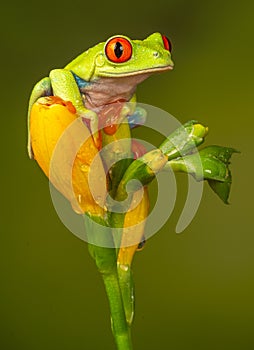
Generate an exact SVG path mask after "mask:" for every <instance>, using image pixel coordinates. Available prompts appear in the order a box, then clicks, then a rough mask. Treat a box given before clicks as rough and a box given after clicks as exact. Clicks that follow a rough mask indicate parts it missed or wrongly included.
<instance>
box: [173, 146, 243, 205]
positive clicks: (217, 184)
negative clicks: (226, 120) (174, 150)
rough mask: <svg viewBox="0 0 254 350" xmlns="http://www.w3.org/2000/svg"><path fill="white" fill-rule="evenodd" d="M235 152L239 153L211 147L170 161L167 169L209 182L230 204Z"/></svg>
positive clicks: (225, 148)
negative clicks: (232, 160) (232, 164)
mask: <svg viewBox="0 0 254 350" xmlns="http://www.w3.org/2000/svg"><path fill="white" fill-rule="evenodd" d="M235 152H238V151H237V150H235V149H234V148H230V147H221V146H209V147H206V148H204V149H202V150H201V151H200V152H198V153H194V154H191V155H186V156H184V157H181V158H180V157H179V158H177V159H173V160H171V161H169V162H168V163H167V165H166V168H168V167H171V168H172V169H173V170H174V171H179V172H184V173H188V174H191V175H192V176H193V177H194V178H195V179H196V180H197V181H201V180H207V181H208V183H209V185H210V187H211V188H212V190H213V191H214V192H215V193H216V194H217V195H218V196H219V197H220V198H221V199H222V200H223V202H224V203H228V197H229V193H230V188H231V182H232V176H231V172H230V170H229V164H230V162H229V161H230V158H231V156H232V154H233V153H235Z"/></svg>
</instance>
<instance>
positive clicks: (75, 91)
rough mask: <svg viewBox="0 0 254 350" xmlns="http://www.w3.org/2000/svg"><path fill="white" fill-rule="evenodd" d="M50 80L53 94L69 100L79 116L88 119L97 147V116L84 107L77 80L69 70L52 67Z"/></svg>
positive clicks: (98, 141) (98, 142)
mask: <svg viewBox="0 0 254 350" xmlns="http://www.w3.org/2000/svg"><path fill="white" fill-rule="evenodd" d="M49 77H50V80H51V85H52V88H53V93H54V95H55V96H59V97H60V98H62V99H63V100H64V101H70V102H71V103H72V104H73V106H74V107H75V108H76V111H77V115H78V116H79V117H82V118H85V119H89V120H90V129H91V133H92V136H93V139H94V143H95V145H96V146H97V147H99V144H100V140H99V132H98V116H97V114H96V113H95V112H94V111H91V110H89V109H87V108H85V106H84V103H83V99H82V96H81V93H80V90H79V87H78V85H77V82H76V80H75V78H74V76H73V74H72V72H71V71H69V70H67V69H54V70H52V71H51V72H50V75H49Z"/></svg>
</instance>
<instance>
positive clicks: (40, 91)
mask: <svg viewBox="0 0 254 350" xmlns="http://www.w3.org/2000/svg"><path fill="white" fill-rule="evenodd" d="M52 94H53V92H52V87H51V81H50V78H49V77H46V78H43V79H41V80H40V81H39V82H38V83H37V84H36V85H35V86H34V88H33V91H32V93H31V96H30V100H29V107H28V115H27V129H28V143H27V150H28V155H29V157H30V158H33V151H32V147H31V140H30V113H31V109H32V106H33V104H34V103H35V102H36V101H37V100H38V98H40V97H43V96H50V95H52Z"/></svg>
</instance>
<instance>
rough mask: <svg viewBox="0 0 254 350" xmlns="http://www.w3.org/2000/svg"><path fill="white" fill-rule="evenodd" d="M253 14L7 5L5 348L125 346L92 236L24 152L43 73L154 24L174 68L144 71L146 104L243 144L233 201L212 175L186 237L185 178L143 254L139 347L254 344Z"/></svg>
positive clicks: (134, 6)
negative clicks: (72, 225) (90, 246)
mask: <svg viewBox="0 0 254 350" xmlns="http://www.w3.org/2000/svg"><path fill="white" fill-rule="evenodd" d="M253 13H254V3H253V1H244V0H243V1H240V2H238V1H219V0H214V1H196V0H193V1H187V0H171V1H170V0H168V1H163V0H157V1H154V2H147V1H139V2H138V1H134V0H130V1H128V2H120V1H111V2H98V1H97V2H92V1H91V2H85V1H79V0H73V1H71V2H67V1H61V2H60V1H54V2H53V1H47V0H46V1H44V2H40V3H35V2H30V3H29V2H18V1H14V2H13V1H12V2H11V1H9V2H8V1H6V2H5V3H4V4H2V5H1V17H2V18H1V22H0V26H1V36H2V40H1V76H2V83H1V100H2V102H1V109H2V111H1V116H2V117H1V130H2V135H1V143H2V145H1V159H2V163H1V164H2V165H1V169H2V170H1V202H2V205H1V237H0V238H1V254H0V260H1V265H0V266H1V267H0V268H1V286H0V296H1V298H0V300H1V301H0V312H1V326H0V348H1V349H3V350H16V349H19V350H21V349H26V350H32V349H38V350H42V349H49V350H53V349H54V350H58V349H61V350H67V349H68V350H81V349H89V350H97V349H114V343H113V338H112V335H111V331H110V322H109V310H108V304H107V300H106V296H105V293H104V289H103V285H102V281H101V279H100V276H99V275H98V274H97V271H96V268H95V266H94V263H93V261H92V259H91V258H90V256H89V254H88V252H87V247H86V243H84V242H82V241H81V240H79V239H78V238H76V237H75V236H74V235H73V234H71V233H70V232H69V231H68V230H67V229H66V228H65V227H64V226H63V224H62V223H61V222H60V220H59V218H58V216H57V214H56V213H55V210H54V208H53V206H52V203H51V199H50V194H49V189H48V182H47V179H46V178H45V176H44V175H43V173H42V171H41V170H40V169H39V168H38V166H37V164H36V163H35V162H34V161H30V160H29V159H28V156H27V154H26V137H27V136H26V109H27V103H28V98H29V94H30V91H31V89H32V86H33V84H34V83H35V82H36V81H38V80H39V79H40V78H41V77H43V76H45V75H47V74H48V72H49V70H51V69H52V68H56V67H62V66H64V65H65V64H66V63H68V62H69V61H70V60H71V59H72V58H74V57H75V56H76V55H77V54H79V53H80V52H82V51H83V50H85V49H87V48H88V47H90V46H92V45H94V44H95V43H97V42H99V41H104V40H105V39H107V38H108V37H109V36H110V35H113V34H119V33H123V34H126V35H128V36H130V37H131V38H140V39H142V38H145V37H146V36H147V35H149V34H150V33H152V32H154V31H160V32H162V33H164V34H166V35H167V36H169V37H170V38H171V40H172V42H173V47H174V49H173V50H174V51H173V58H174V61H175V70H174V71H173V72H169V73H164V74H161V75H157V76H154V77H151V78H150V79H148V80H147V81H145V82H144V83H143V84H142V85H141V86H140V87H139V89H138V97H139V101H140V102H145V103H149V104H153V105H155V106H158V107H160V108H162V109H164V110H166V111H168V112H170V113H171V114H173V115H174V116H175V117H177V118H178V119H179V120H180V121H181V122H185V121H187V120H189V119H192V118H195V119H198V120H200V121H202V122H203V123H204V124H206V125H209V129H210V134H209V136H208V138H207V140H206V144H219V145H226V146H233V147H236V148H237V149H239V150H241V152H242V153H241V154H240V155H235V156H234V157H233V163H232V166H231V169H232V171H233V185H232V193H231V196H230V202H231V204H230V205H229V206H226V205H224V204H223V203H222V202H221V201H220V200H219V199H218V197H217V196H216V195H215V194H214V193H212V191H211V190H210V188H209V187H208V186H205V189H204V194H203V199H202V202H201V205H200V208H199V210H198V213H197V215H196V217H195V218H194V220H193V221H192V223H191V225H190V226H189V227H188V228H187V229H186V230H185V231H184V232H183V233H182V234H180V235H178V234H176V233H175V231H174V230H175V225H176V223H177V220H178V217H179V215H180V213H181V209H182V207H183V204H184V200H185V194H186V193H185V190H184V186H185V185H184V180H183V178H182V176H178V182H179V184H180V186H179V187H180V188H179V191H178V200H177V205H176V208H175V210H174V212H173V214H172V216H171V218H170V220H169V221H168V222H167V223H166V225H165V226H164V227H163V229H161V230H160V232H159V233H158V234H157V235H155V236H154V237H153V238H151V239H150V240H149V241H148V242H147V244H146V247H145V249H144V250H143V251H142V252H140V253H138V254H137V255H136V257H135V261H134V278H135V283H136V300H137V303H136V318H135V323H134V326H133V342H134V349H135V350H138V349H139V350H143V349H145V350H154V349H158V348H159V349H174V350H194V349H195V350H201V349H202V350H203V349H207V350H208V349H209V350H210V349H218V350H222V349H223V350H225V349H230V350H233V349H237V350H238V349H239V350H249V349H253V348H254V331H253V327H254V313H253V312H254V300H253V295H254V282H253V276H254V273H253V269H254V254H253V251H254V238H253V233H254V230H253V186H252V184H253V183H252V177H253V170H254V167H253V127H254V118H253V117H254V115H253V79H254V76H253V60H254V57H253V53H254V50H253V36H254V30H253V29H254V27H253ZM181 183H183V186H181ZM181 187H183V191H181Z"/></svg>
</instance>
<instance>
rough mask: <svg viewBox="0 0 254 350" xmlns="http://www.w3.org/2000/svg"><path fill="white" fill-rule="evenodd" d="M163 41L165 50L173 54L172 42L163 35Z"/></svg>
mask: <svg viewBox="0 0 254 350" xmlns="http://www.w3.org/2000/svg"><path fill="white" fill-rule="evenodd" d="M161 37H162V40H163V44H164V48H165V49H166V50H167V51H169V52H171V51H172V44H171V41H170V40H169V39H168V38H167V37H166V36H165V35H162V36H161Z"/></svg>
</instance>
